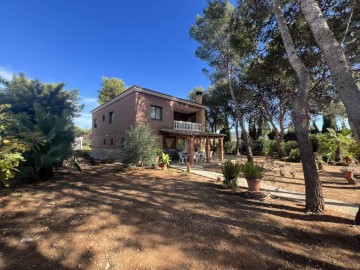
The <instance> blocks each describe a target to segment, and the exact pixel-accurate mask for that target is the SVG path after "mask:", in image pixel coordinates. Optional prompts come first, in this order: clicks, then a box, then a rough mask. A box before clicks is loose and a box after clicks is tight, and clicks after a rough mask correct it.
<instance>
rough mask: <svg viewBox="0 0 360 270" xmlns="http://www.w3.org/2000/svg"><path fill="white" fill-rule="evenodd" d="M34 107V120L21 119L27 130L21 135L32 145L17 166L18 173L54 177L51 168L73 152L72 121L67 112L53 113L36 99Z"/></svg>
mask: <svg viewBox="0 0 360 270" xmlns="http://www.w3.org/2000/svg"><path fill="white" fill-rule="evenodd" d="M34 110H35V116H36V121H35V124H33V123H30V122H28V121H25V122H23V125H24V129H26V131H25V132H23V133H22V134H21V135H22V136H23V137H24V138H25V139H26V140H27V141H28V143H29V144H30V145H31V150H30V151H28V152H26V153H24V157H25V159H26V162H25V163H24V164H23V166H21V167H20V174H21V176H22V177H23V178H27V179H30V180H32V179H33V180H47V179H50V178H52V177H53V173H54V172H53V169H55V170H57V169H58V168H59V167H60V166H61V164H62V162H63V160H65V159H68V158H70V157H71V156H72V155H73V150H72V147H71V144H72V142H73V141H74V138H75V131H74V125H73V123H72V118H71V116H70V115H69V114H67V113H66V112H64V113H63V114H62V115H52V114H50V113H48V112H45V111H44V109H43V107H42V106H40V105H39V104H37V103H35V104H34ZM75 166H76V165H75Z"/></svg>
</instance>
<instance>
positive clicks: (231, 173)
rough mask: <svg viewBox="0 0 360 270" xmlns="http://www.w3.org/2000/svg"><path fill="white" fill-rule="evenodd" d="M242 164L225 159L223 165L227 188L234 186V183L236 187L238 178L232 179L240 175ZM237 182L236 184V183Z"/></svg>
mask: <svg viewBox="0 0 360 270" xmlns="http://www.w3.org/2000/svg"><path fill="white" fill-rule="evenodd" d="M240 169H241V168H240V164H239V163H234V162H232V161H231V160H229V159H228V160H225V162H224V164H223V167H222V173H223V175H224V185H225V186H226V187H227V188H233V187H234V185H235V187H236V180H235V181H232V180H234V179H236V178H238V177H239V175H240ZM234 182H235V184H234Z"/></svg>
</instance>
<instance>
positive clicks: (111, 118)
mask: <svg viewBox="0 0 360 270" xmlns="http://www.w3.org/2000/svg"><path fill="white" fill-rule="evenodd" d="M113 115H114V112H109V124H111V123H112V122H113Z"/></svg>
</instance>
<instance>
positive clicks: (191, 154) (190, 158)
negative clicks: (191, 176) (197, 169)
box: [188, 137, 194, 165]
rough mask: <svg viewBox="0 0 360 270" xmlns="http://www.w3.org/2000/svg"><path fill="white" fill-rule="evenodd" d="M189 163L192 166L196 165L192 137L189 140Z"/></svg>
mask: <svg viewBox="0 0 360 270" xmlns="http://www.w3.org/2000/svg"><path fill="white" fill-rule="evenodd" d="M188 140H189V163H190V164H191V165H193V164H194V137H190V138H189V139H188Z"/></svg>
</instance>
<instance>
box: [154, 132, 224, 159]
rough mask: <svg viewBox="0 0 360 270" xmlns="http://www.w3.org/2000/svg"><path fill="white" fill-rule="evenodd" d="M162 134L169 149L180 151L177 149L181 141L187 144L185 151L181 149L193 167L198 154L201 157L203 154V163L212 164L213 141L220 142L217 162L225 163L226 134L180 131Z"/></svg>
mask: <svg viewBox="0 0 360 270" xmlns="http://www.w3.org/2000/svg"><path fill="white" fill-rule="evenodd" d="M160 132H161V134H162V135H163V137H164V142H165V144H168V149H179V148H177V147H178V146H179V140H183V141H184V142H185V147H184V149H181V152H182V153H183V154H185V155H186V157H187V162H189V163H190V164H191V165H193V164H194V162H195V160H196V159H197V157H198V156H197V155H196V153H198V154H199V155H200V153H202V158H201V160H202V161H205V162H206V163H210V162H211V160H212V158H211V149H210V143H211V140H213V141H216V140H217V141H218V149H217V151H216V152H217V154H216V161H217V162H223V161H224V137H225V135H224V134H215V133H207V132H201V131H189V130H178V129H161V130H160ZM170 140H171V142H170ZM195 142H196V149H195ZM184 150H185V151H184Z"/></svg>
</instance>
